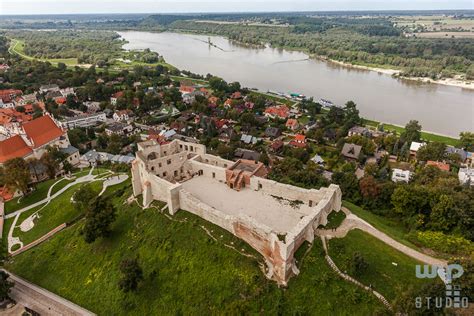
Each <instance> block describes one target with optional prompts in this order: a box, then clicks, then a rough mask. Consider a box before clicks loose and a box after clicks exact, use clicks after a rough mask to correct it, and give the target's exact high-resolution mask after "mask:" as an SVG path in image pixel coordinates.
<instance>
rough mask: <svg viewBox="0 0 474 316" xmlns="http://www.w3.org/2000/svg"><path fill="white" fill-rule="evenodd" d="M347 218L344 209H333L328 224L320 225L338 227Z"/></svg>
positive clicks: (325, 227)
mask: <svg viewBox="0 0 474 316" xmlns="http://www.w3.org/2000/svg"><path fill="white" fill-rule="evenodd" d="M345 218H346V214H344V212H343V211H339V212H335V211H332V212H331V213H330V214H329V215H328V223H327V224H326V226H322V225H320V226H321V227H322V228H324V229H332V228H337V227H339V226H340V225H341V223H342V221H343V220H344V219H345Z"/></svg>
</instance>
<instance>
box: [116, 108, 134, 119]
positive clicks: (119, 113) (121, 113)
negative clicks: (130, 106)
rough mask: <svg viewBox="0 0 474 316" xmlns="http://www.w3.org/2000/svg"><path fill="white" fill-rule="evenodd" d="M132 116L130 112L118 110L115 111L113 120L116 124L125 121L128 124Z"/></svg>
mask: <svg viewBox="0 0 474 316" xmlns="http://www.w3.org/2000/svg"><path fill="white" fill-rule="evenodd" d="M132 115H133V112H132V111H130V110H120V111H116V112H115V113H114V115H113V119H114V121H116V122H120V121H127V122H128V121H129V120H130V117H131V116H132Z"/></svg>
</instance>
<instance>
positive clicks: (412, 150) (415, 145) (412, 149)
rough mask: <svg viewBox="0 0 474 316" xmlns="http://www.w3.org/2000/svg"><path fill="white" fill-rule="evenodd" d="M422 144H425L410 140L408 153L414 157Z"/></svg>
mask: <svg viewBox="0 0 474 316" xmlns="http://www.w3.org/2000/svg"><path fill="white" fill-rule="evenodd" d="M424 145H425V143H419V142H411V144H410V155H412V156H414V157H416V153H417V152H418V150H419V149H420V148H421V147H422V146H424Z"/></svg>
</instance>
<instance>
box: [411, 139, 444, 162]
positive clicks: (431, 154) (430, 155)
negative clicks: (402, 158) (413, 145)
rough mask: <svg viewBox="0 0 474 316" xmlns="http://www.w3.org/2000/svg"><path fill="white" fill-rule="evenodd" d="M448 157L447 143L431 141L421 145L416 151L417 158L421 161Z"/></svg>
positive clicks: (439, 159)
mask: <svg viewBox="0 0 474 316" xmlns="http://www.w3.org/2000/svg"><path fill="white" fill-rule="evenodd" d="M445 157H446V144H444V143H439V142H431V143H428V144H426V145H423V146H421V147H420V149H419V150H418V151H417V153H416V159H417V160H419V161H428V160H434V161H442V160H443V159H444V158H445Z"/></svg>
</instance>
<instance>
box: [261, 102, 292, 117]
mask: <svg viewBox="0 0 474 316" xmlns="http://www.w3.org/2000/svg"><path fill="white" fill-rule="evenodd" d="M289 112H290V110H289V109H288V108H287V107H286V106H284V105H282V106H271V107H269V108H267V109H266V110H265V113H267V114H271V115H276V116H278V117H280V118H287V117H288V115H289Z"/></svg>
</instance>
